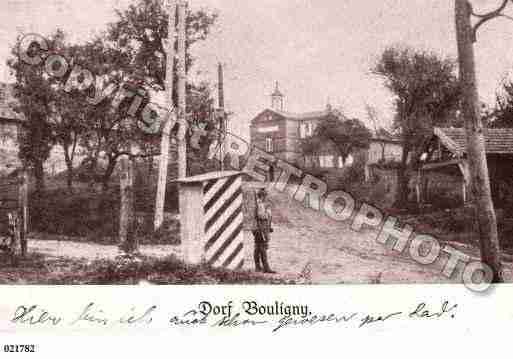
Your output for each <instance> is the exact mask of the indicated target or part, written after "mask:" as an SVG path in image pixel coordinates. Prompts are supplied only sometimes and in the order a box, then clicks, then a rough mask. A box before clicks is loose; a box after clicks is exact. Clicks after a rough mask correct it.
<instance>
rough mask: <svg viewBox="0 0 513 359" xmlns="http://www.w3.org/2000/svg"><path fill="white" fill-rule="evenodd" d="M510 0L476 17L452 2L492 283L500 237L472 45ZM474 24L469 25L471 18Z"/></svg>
mask: <svg viewBox="0 0 513 359" xmlns="http://www.w3.org/2000/svg"><path fill="white" fill-rule="evenodd" d="M509 1H510V0H502V4H501V5H500V6H498V7H497V8H496V9H495V10H494V11H490V12H488V13H485V14H477V13H475V12H474V11H473V9H472V5H471V3H470V2H469V1H468V0H455V15H456V34H457V41H458V58H459V71H460V81H461V86H462V92H463V96H462V97H463V100H462V102H463V103H462V111H463V116H464V119H465V128H466V131H467V139H468V140H467V156H468V162H469V168H470V177H471V191H472V200H473V205H474V211H475V216H476V222H477V223H478V228H479V232H478V234H479V240H480V246H481V260H482V261H483V262H484V263H485V264H487V265H488V266H489V267H490V268H491V269H492V270H493V282H494V283H500V282H503V274H502V264H501V261H500V246H499V236H498V232H497V218H496V214H495V209H494V205H493V201H492V194H491V188H490V177H489V174H488V164H487V161H486V148H485V137H484V126H483V121H482V118H481V109H480V103H479V93H478V90H477V80H476V69H475V57H474V43H475V42H476V38H477V36H476V35H477V30H478V29H479V28H480V27H481V26H482V25H484V24H485V23H486V22H488V21H490V20H492V19H495V18H498V17H508V16H507V15H505V14H504V13H503V12H504V9H505V8H506V6H507V5H508V2H509ZM473 16H474V17H476V18H477V22H476V23H475V24H474V25H472V21H471V20H472V17H473Z"/></svg>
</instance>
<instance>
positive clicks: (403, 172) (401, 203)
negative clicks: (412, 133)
mask: <svg viewBox="0 0 513 359" xmlns="http://www.w3.org/2000/svg"><path fill="white" fill-rule="evenodd" d="M403 142H404V145H403V153H402V156H401V166H400V167H399V169H398V171H397V177H398V178H397V180H398V183H397V185H398V188H397V197H396V203H395V206H396V207H397V208H404V207H405V206H406V204H407V202H408V183H409V178H408V173H407V171H408V155H409V153H410V147H409V145H407V141H403Z"/></svg>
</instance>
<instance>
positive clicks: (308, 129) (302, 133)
mask: <svg viewBox="0 0 513 359" xmlns="http://www.w3.org/2000/svg"><path fill="white" fill-rule="evenodd" d="M313 134H314V125H313V123H311V122H302V123H301V124H300V125H299V137H300V138H307V137H311V136H313Z"/></svg>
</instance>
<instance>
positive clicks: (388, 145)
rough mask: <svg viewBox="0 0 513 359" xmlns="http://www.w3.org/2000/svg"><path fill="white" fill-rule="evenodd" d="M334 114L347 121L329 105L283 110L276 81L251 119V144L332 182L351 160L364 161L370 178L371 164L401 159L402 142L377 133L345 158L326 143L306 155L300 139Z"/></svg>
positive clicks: (367, 176) (351, 163)
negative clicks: (265, 105)
mask: <svg viewBox="0 0 513 359" xmlns="http://www.w3.org/2000/svg"><path fill="white" fill-rule="evenodd" d="M333 116H335V117H336V118H338V119H339V120H340V121H346V120H348V118H347V117H345V116H344V115H343V114H342V113H341V112H340V111H338V110H336V109H333V108H332V107H331V105H330V104H328V105H327V106H326V108H325V109H324V110H322V111H317V112H305V113H291V112H287V111H285V109H284V95H283V93H282V92H281V91H280V89H279V87H278V84H277V83H276V87H275V89H274V92H273V93H272V94H271V107H270V108H267V109H265V110H264V111H262V112H261V113H259V114H258V115H257V116H255V118H253V120H252V121H251V127H250V137H251V145H252V146H255V147H257V148H260V149H262V150H264V151H266V152H267V153H271V154H273V155H274V156H276V157H277V158H279V159H282V160H285V161H287V162H289V163H293V164H295V165H297V166H299V167H302V168H304V169H306V170H309V169H310V170H311V169H315V170H316V172H319V171H321V172H323V173H324V174H326V176H327V177H329V179H330V180H328V182H331V183H335V182H337V179H339V178H340V177H341V176H343V174H344V172H345V171H346V170H347V169H348V168H350V167H351V166H352V165H353V164H354V163H364V164H365V166H364V168H365V175H366V178H369V177H370V172H371V167H370V166H371V165H373V164H376V163H379V162H382V161H388V162H393V161H400V159H401V155H402V145H401V141H400V140H398V139H397V138H395V137H392V136H385V135H384V134H380V136H379V137H378V136H376V137H374V138H373V139H372V140H371V143H370V147H369V148H368V149H362V150H357V151H355V152H354V153H352V154H351V155H349V157H348V158H346V159H345V160H344V158H343V157H342V156H340V154H339V150H338V149H337V146H336V145H335V144H334V143H332V142H327V143H325V144H323V145H322V146H321V148H320V149H318V150H317V151H316V153H315V155H306V154H305V153H304V152H303V150H302V141H303V140H304V139H306V138H308V137H310V136H312V135H313V134H314V133H315V129H316V128H317V126H318V125H319V123H321V122H322V121H324V120H326V119H328V118H330V117H333Z"/></svg>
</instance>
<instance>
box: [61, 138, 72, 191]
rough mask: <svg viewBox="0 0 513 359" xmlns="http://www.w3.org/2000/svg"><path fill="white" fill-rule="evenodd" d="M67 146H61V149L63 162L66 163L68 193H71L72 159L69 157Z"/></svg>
mask: <svg viewBox="0 0 513 359" xmlns="http://www.w3.org/2000/svg"><path fill="white" fill-rule="evenodd" d="M69 147H70V146H69V144H68V145H67V144H63V145H62V148H63V150H64V162H66V168H67V171H66V183H67V186H68V191H69V193H73V159H72V158H71V156H70V155H69V152H68V151H69Z"/></svg>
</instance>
